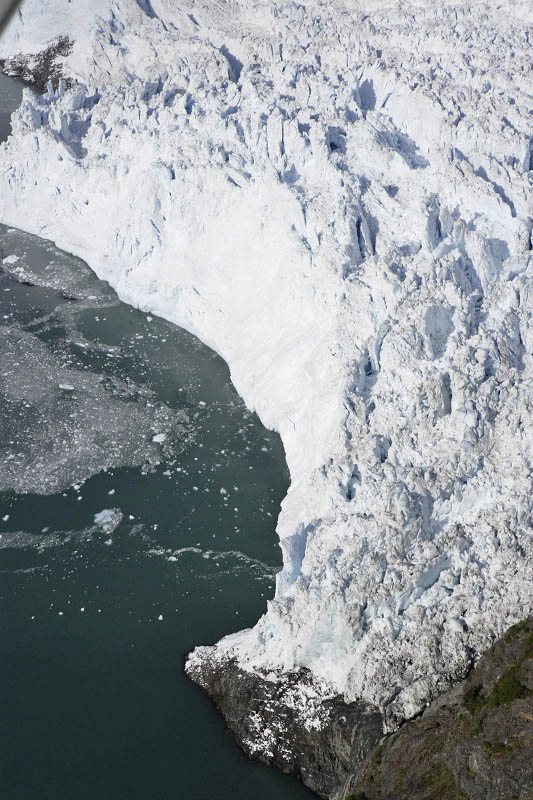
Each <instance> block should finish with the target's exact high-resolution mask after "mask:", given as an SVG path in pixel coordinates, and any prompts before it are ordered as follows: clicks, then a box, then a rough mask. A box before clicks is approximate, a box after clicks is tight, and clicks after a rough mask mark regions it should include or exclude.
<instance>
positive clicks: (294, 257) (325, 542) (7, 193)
mask: <svg viewBox="0 0 533 800" xmlns="http://www.w3.org/2000/svg"><path fill="white" fill-rule="evenodd" d="M73 6H74V8H73ZM45 11H46V12H48V13H47V15H46V16H45V17H43V13H44V12H45ZM532 24H533V12H532V10H531V5H530V3H529V1H527V2H526V0H505V2H501V3H499V4H494V3H492V2H484V0H471V1H470V2H466V1H465V0H455V2H453V3H452V2H442V0H440V2H435V0H422V1H419V2H417V3H410V2H402V3H398V2H389V3H386V4H383V3H378V2H376V0H359V2H343V1H342V0H336V1H334V2H328V3H322V2H320V1H319V0H312V2H309V3H307V4H306V5H305V6H304V5H302V4H299V3H296V2H267V1H266V0H255V1H254V2H246V3H244V2H239V0H230V1H229V2H227V3H225V4H221V3H218V2H213V1H212V0H203V2H201V3H200V2H199V1H198V0H185V1H184V2H182V3H179V4H178V3H176V2H171V0H151V2H150V1H149V0H137V2H133V1H132V0H130V2H127V1H126V0H117V1H116V2H111V0H99V2H98V3H96V2H94V0H91V2H89V0H79V2H77V3H76V4H69V3H67V0H47V2H45V1H44V0H26V2H25V4H24V6H23V11H22V12H21V14H20V15H19V17H18V18H17V19H15V20H14V21H13V23H12V25H11V27H10V29H9V30H8V31H7V32H6V35H5V39H4V40H2V42H0V56H5V55H14V54H15V53H17V52H20V51H28V52H36V51H37V50H38V49H39V48H42V47H44V46H45V45H46V44H47V43H48V42H49V41H50V40H52V39H54V37H58V36H65V35H66V36H68V37H69V38H71V39H72V40H73V41H74V42H75V44H74V47H73V49H72V52H71V53H70V55H68V56H66V57H65V58H64V65H63V69H64V71H65V74H66V75H67V76H68V77H69V78H74V79H78V83H74V84H73V85H72V88H70V89H66V87H65V86H64V85H63V84H61V85H60V86H59V87H52V86H50V88H49V90H48V92H47V94H45V95H44V96H42V97H37V96H35V95H34V94H32V93H31V92H30V91H27V92H26V93H25V97H24V100H23V103H22V106H21V109H20V111H19V112H18V113H17V114H16V116H15V119H14V133H13V136H12V137H11V138H10V139H9V140H8V142H7V143H6V144H5V145H4V146H3V147H2V148H1V149H0V164H1V169H0V218H1V219H2V220H3V221H4V222H7V223H9V224H12V225H16V226H19V227H24V228H26V229H27V230H29V231H31V232H33V233H37V234H40V235H42V236H46V237H48V238H51V239H53V240H54V241H55V242H56V243H57V244H58V245H59V246H61V247H63V248H65V249H68V250H70V251H71V252H73V253H75V254H76V255H78V256H81V257H82V258H84V259H85V260H86V261H87V262H88V263H89V264H90V265H91V266H92V267H93V268H94V270H95V271H96V272H97V273H98V275H99V276H100V277H102V278H105V279H106V280H108V281H109V282H110V283H111V284H112V285H113V286H114V287H115V288H116V289H117V291H118V292H119V294H120V295H121V297H122V298H124V299H126V300H128V301H129V302H132V303H134V304H137V305H138V306H140V307H141V308H143V309H145V310H150V311H151V312H155V313H157V314H160V315H162V316H165V317H167V318H168V319H170V320H172V321H174V322H176V323H178V324H179V325H182V326H184V327H186V328H187V329H189V330H191V331H192V332H194V333H196V334H197V335H198V336H199V337H200V338H201V339H203V341H205V342H206V343H207V344H209V345H211V346H212V347H213V348H214V349H216V350H217V351H218V352H219V353H220V354H221V355H222V356H223V357H224V358H225V359H226V361H227V362H228V364H229V367H230V369H231V375H232V379H233V381H234V383H235V386H236V387H237V389H238V391H239V392H240V393H241V395H242V396H243V397H244V399H245V401H246V402H247V404H248V405H249V406H250V407H252V408H254V409H256V410H257V412H258V413H259V414H260V416H261V418H262V420H263V421H264V423H265V424H266V425H268V426H270V427H272V428H275V429H277V430H279V432H280V433H281V436H282V438H283V442H284V445H285V449H286V454H287V462H288V465H289V468H290V472H291V481H292V482H291V488H290V491H289V493H288V496H287V498H286V499H285V501H284V504H283V509H282V513H281V516H280V519H279V522H278V532H279V536H280V541H281V546H282V549H283V555H284V569H283V571H282V572H281V574H280V575H279V576H278V581H277V589H276V596H275V598H274V600H272V602H271V603H270V604H269V609H268V612H267V614H266V615H265V616H264V617H263V618H262V619H261V620H260V621H259V622H258V624H257V625H256V627H255V628H254V629H253V630H249V631H244V632H242V633H240V634H237V635H234V636H232V637H229V638H228V639H227V640H223V641H222V642H221V643H219V645H217V647H216V649H215V650H214V651H213V650H210V651H209V654H210V655H209V657H210V658H216V657H217V653H219V654H220V657H221V658H223V659H226V658H229V657H230V656H231V658H236V659H237V660H238V663H239V665H240V667H241V668H243V669H245V670H254V669H260V670H266V671H268V670H273V671H275V673H272V674H278V673H277V671H279V670H283V671H287V672H288V671H291V670H295V669H298V668H299V667H307V668H309V669H310V670H311V671H312V673H313V675H314V677H315V679H316V680H317V681H318V682H319V683H321V685H323V687H324V692H325V694H327V693H328V692H330V693H337V692H341V693H343V694H344V696H345V698H346V699H347V700H348V701H351V700H354V699H356V698H361V699H363V700H365V701H367V702H368V703H372V704H376V705H378V706H379V707H380V708H381V709H382V710H384V713H385V715H386V718H387V720H388V724H389V725H391V726H393V725H394V724H395V723H396V721H397V720H398V719H401V718H404V717H408V716H410V715H412V714H414V713H415V712H417V711H418V710H420V708H421V707H422V706H423V705H424V704H425V703H426V702H427V701H428V700H430V699H431V698H432V697H434V696H435V695H436V694H438V693H439V692H440V691H442V690H444V689H446V688H447V687H448V686H449V685H450V684H452V683H453V682H454V681H456V680H457V679H458V678H460V677H461V676H463V675H464V673H465V671H466V670H467V668H468V666H469V664H470V663H471V662H472V659H475V658H476V657H477V656H478V655H479V654H480V653H481V652H482V651H484V650H485V649H486V648H487V647H488V646H489V645H490V643H491V642H492V641H493V640H494V638H495V637H496V636H497V635H499V634H500V633H501V632H502V631H503V630H504V629H505V628H507V627H508V626H509V625H510V624H511V623H513V622H515V621H517V620H519V619H522V618H524V617H526V616H528V615H529V614H531V613H532V611H533V596H532V593H531V581H532V579H533V539H532V529H531V511H532V496H533V495H532V481H531V461H532V455H533V454H532V447H533V431H532V422H531V420H532V395H531V389H532V379H533V361H532V351H533V324H532V319H531V313H532V309H533V295H532V292H533V270H532V266H533V258H532V251H531V248H532V244H531V229H532V218H533V208H532V206H533V200H532V198H533V194H532V184H533V171H532V170H533V154H532V153H533V139H532V131H531V119H532V117H531V114H532V113H533V100H532V97H533V81H532V78H531V69H530V66H531V44H532V38H533V33H532ZM204 652H205V651H199V654H198V655H197V656H196V657H197V658H199V657H203V656H202V653H204Z"/></svg>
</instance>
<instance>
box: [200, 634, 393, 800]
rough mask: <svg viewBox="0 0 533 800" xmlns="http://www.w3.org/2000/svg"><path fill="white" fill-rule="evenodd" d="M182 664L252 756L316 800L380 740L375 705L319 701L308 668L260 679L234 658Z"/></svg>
mask: <svg viewBox="0 0 533 800" xmlns="http://www.w3.org/2000/svg"><path fill="white" fill-rule="evenodd" d="M198 655H199V651H196V657H195V658H192V659H190V660H189V662H188V663H187V666H186V671H187V674H188V675H189V677H190V678H191V679H192V680H193V681H195V683H197V684H198V685H199V686H201V687H202V688H203V689H205V691H206V692H207V693H208V694H209V696H210V697H211V699H212V700H213V701H214V702H215V703H216V705H217V707H218V708H219V710H220V711H221V712H222V714H223V716H224V719H225V720H226V723H227V725H228V727H229V728H230V730H231V731H232V733H233V734H234V736H235V738H236V740H237V742H238V744H239V745H240V747H241V748H242V749H243V750H244V752H245V753H246V754H247V755H248V756H249V757H250V758H252V759H256V760H259V761H263V762H265V763H266V764H271V765H273V766H276V767H278V768H279V769H281V770H282V771H283V772H286V773H288V774H291V775H296V776H297V777H298V778H300V780H301V781H303V783H305V785H306V786H308V787H309V788H310V789H312V790H313V791H315V792H316V793H317V794H319V795H320V796H321V797H333V796H334V795H336V794H337V793H338V790H339V787H340V786H342V785H343V784H344V783H348V782H349V780H350V778H351V777H352V775H353V774H354V771H357V770H358V768H359V767H360V765H361V764H362V763H363V760H364V759H365V757H366V756H367V755H368V754H369V753H370V752H371V750H372V749H373V747H374V746H375V745H376V744H377V743H378V742H379V740H380V739H381V738H382V737H383V720H382V716H381V714H380V712H379V710H378V709H377V708H374V707H372V706H370V705H369V704H368V703H364V702H362V701H355V702H354V703H346V702H345V701H344V699H343V698H342V696H340V695H335V696H332V697H326V698H324V697H323V696H322V693H321V690H320V687H318V686H317V685H316V681H314V679H313V676H312V674H311V673H310V672H309V670H306V669H301V670H299V671H298V672H291V673H283V674H281V675H279V674H278V675H274V674H272V675H270V676H269V675H261V674H259V673H253V672H245V671H244V670H242V669H241V668H240V667H239V665H238V663H237V662H236V661H235V659H231V660H217V659H216V658H214V659H211V658H210V657H209V649H208V648H204V652H203V657H202V658H199V657H198Z"/></svg>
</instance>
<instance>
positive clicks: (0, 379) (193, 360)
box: [0, 81, 310, 800]
mask: <svg viewBox="0 0 533 800" xmlns="http://www.w3.org/2000/svg"><path fill="white" fill-rule="evenodd" d="M5 85H6V84H5V81H4V83H3V84H2V95H1V96H2V99H3V101H4V107H6V105H5V103H6V99H5V98H6V94H5V91H4V90H5ZM11 102H14V95H13V97H11ZM17 102H18V100H17ZM22 222H23V221H22V220H21V224H22ZM0 463H1V467H0V484H1V486H2V491H1V493H0V534H1V538H0V573H1V576H0V695H1V697H0V728H1V733H0V737H1V741H0V753H1V756H0V762H1V763H0V792H1V797H2V798H3V800H28V799H29V798H39V800H52V799H53V800H67V798H68V800H72V798H76V800H95V798H98V800H111V799H113V800H123V798H128V800H148V798H150V800H168V799H169V798H174V797H176V798H188V799H189V800H208V798H209V799H210V798H215V797H216V798H220V799H221V800H223V799H224V798H228V800H229V798H231V800H241V799H242V800H245V799H246V800H248V799H249V798H250V797H253V798H254V799H255V800H267V799H268V800H273V799H274V798H280V799H281V798H284V800H293V798H294V800H297V799H298V798H302V800H303V798H309V797H310V795H309V793H308V792H307V791H306V790H305V789H304V787H303V786H301V785H300V784H298V783H297V782H296V781H295V780H293V779H290V778H287V777H285V776H283V775H281V774H280V773H278V772H277V771H275V770H270V769H268V768H266V767H263V766H261V765H256V764H252V763H251V762H249V761H248V760H247V759H246V758H245V756H244V755H243V754H242V753H241V752H240V751H239V750H238V749H237V747H236V746H235V745H234V743H233V741H232V739H231V736H230V735H229V734H228V732H227V731H226V729H225V726H224V723H223V721H222V719H221V717H220V716H219V714H218V712H216V710H215V709H214V707H213V706H212V704H211V702H210V701H209V699H208V698H207V696H206V695H205V694H204V693H203V692H202V691H200V690H199V689H198V688H197V687H196V686H195V685H193V684H192V683H190V682H189V681H188V680H187V679H186V677H185V675H184V672H183V661H184V656H185V654H186V653H187V652H188V651H189V650H190V649H191V648H192V647H194V646H195V645H197V644H206V643H210V642H214V641H216V640H217V639H219V638H220V637H221V636H223V635H224V634H227V633H230V632H232V631H234V630H238V629H241V628H243V627H246V626H250V625H253V624H254V623H255V621H256V620H257V619H258V617H259V616H260V615H261V613H262V612H263V611H264V610H265V607H266V601H267V598H268V597H271V596H272V594H273V588H274V574H275V571H276V570H277V569H278V568H279V565H280V560H281V559H280V551H279V548H278V546H277V539H276V535H275V521H276V517H277V513H278V510H279V503H280V501H281V499H282V497H283V495H284V494H285V492H286V489H287V485H288V475H287V471H286V467H285V462H284V458H283V451H282V447H281V443H280V440H279V438H278V437H277V436H276V435H274V434H272V433H271V432H269V431H267V430H265V429H264V428H263V426H262V425H261V424H260V422H259V420H258V419H257V417H256V416H254V415H253V414H251V413H250V412H248V411H247V409H246V408H245V407H244V405H243V403H242V401H241V400H240V399H239V397H238V396H237V395H236V393H235V391H234V389H233V388H232V386H231V383H230V380H229V375H228V370H227V368H226V366H225V364H224V362H222V361H221V359H220V358H218V357H217V356H216V355H215V354H214V353H213V352H212V351H210V350H209V349H208V348H206V347H204V346H203V345H202V344H201V343H200V342H199V341H198V340H197V339H195V338H194V337H193V336H190V335H189V334H187V333H186V332H185V331H183V330H181V329H179V328H177V327H176V326H173V325H171V324H170V323H168V322H166V321H164V320H161V319H158V318H156V317H151V316H150V315H147V314H144V313H141V312H139V311H137V310H135V309H133V308H131V307H130V306H128V305H126V304H124V303H121V302H120V301H119V300H118V298H117V297H116V295H115V293H114V292H113V291H112V290H111V289H110V288H109V287H108V286H107V285H106V284H105V283H102V282H101V281H98V279H97V278H96V276H94V274H93V273H92V272H91V271H90V270H89V269H88V267H87V266H86V265H85V264H83V262H81V261H79V260H78V259H75V258H73V257H71V256H69V255H68V254H66V253H64V252H62V251H60V250H58V249H57V248H55V247H54V246H53V245H52V244H51V243H49V242H45V241H43V240H40V239H37V238H36V237H33V236H29V235H27V234H24V233H22V232H20V231H18V230H14V229H10V228H6V227H5V226H0Z"/></svg>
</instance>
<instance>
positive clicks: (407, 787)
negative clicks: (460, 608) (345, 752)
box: [345, 620, 533, 800]
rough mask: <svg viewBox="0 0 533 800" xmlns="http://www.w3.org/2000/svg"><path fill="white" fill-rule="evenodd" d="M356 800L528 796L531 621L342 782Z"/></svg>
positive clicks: (532, 793) (531, 788)
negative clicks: (464, 679)
mask: <svg viewBox="0 0 533 800" xmlns="http://www.w3.org/2000/svg"><path fill="white" fill-rule="evenodd" d="M345 794H346V796H347V797H350V798H354V800H355V799H357V800H363V799H364V798H366V800H378V798H379V800H462V799H463V798H468V800H478V799H479V800H481V799H482V798H483V799H484V800H530V798H533V620H527V621H525V622H523V623H521V624H520V625H515V626H513V627H512V628H510V629H509V630H508V631H507V633H506V634H505V635H504V636H503V638H502V639H500V640H499V641H498V642H496V644H494V646H493V647H491V649H490V650H489V651H488V652H487V653H485V655H484V656H483V657H482V658H481V659H480V661H479V663H478V665H477V666H476V667H475V669H474V670H473V671H472V672H471V673H470V675H469V677H468V678H467V680H466V681H464V682H463V683H461V684H460V685H458V686H456V687H455V688H454V689H452V690H450V691H449V692H446V693H445V694H444V695H442V696H441V697H440V698H438V699H437V700H435V702H433V703H432V704H431V705H430V706H429V707H428V708H427V709H426V711H425V712H424V713H423V714H422V715H421V716H420V717H418V718H417V719H415V720H411V721H410V722H407V723H406V724H405V725H403V726H402V727H401V728H400V730H399V731H397V732H396V733H394V734H392V735H391V736H388V737H387V738H386V739H385V740H384V741H383V742H382V743H381V745H380V746H379V747H378V748H377V749H376V750H375V751H374V752H373V753H372V754H371V755H370V756H369V757H368V758H367V759H366V761H365V763H364V764H363V766H362V768H359V769H358V768H357V767H356V768H355V769H354V775H353V777H352V779H351V781H350V782H349V783H348V784H347V786H346V792H345Z"/></svg>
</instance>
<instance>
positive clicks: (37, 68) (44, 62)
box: [0, 36, 72, 93]
mask: <svg viewBox="0 0 533 800" xmlns="http://www.w3.org/2000/svg"><path fill="white" fill-rule="evenodd" d="M71 51H72V42H71V40H70V39H69V38H68V37H67V36H60V37H59V38H58V39H56V40H55V41H54V42H51V43H50V44H49V45H48V46H47V47H46V48H45V49H44V50H42V51H41V52H40V53H36V54H31V55H27V54H23V53H21V54H19V55H15V56H11V57H10V58H6V59H5V60H4V61H2V62H0V68H1V69H2V72H4V73H5V74H6V75H10V76H11V77H13V78H20V79H21V80H23V81H25V82H26V83H28V84H30V85H31V86H32V87H33V88H34V89H35V90H36V91H37V92H40V93H42V92H44V91H45V89H46V85H47V83H48V81H52V84H54V86H56V85H57V84H58V82H59V80H60V78H62V77H63V71H62V65H61V64H60V63H58V61H57V60H58V58H61V57H65V56H68V55H69V54H70V52H71ZM66 85H67V86H68V85H69V81H68V80H67V81H66Z"/></svg>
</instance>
